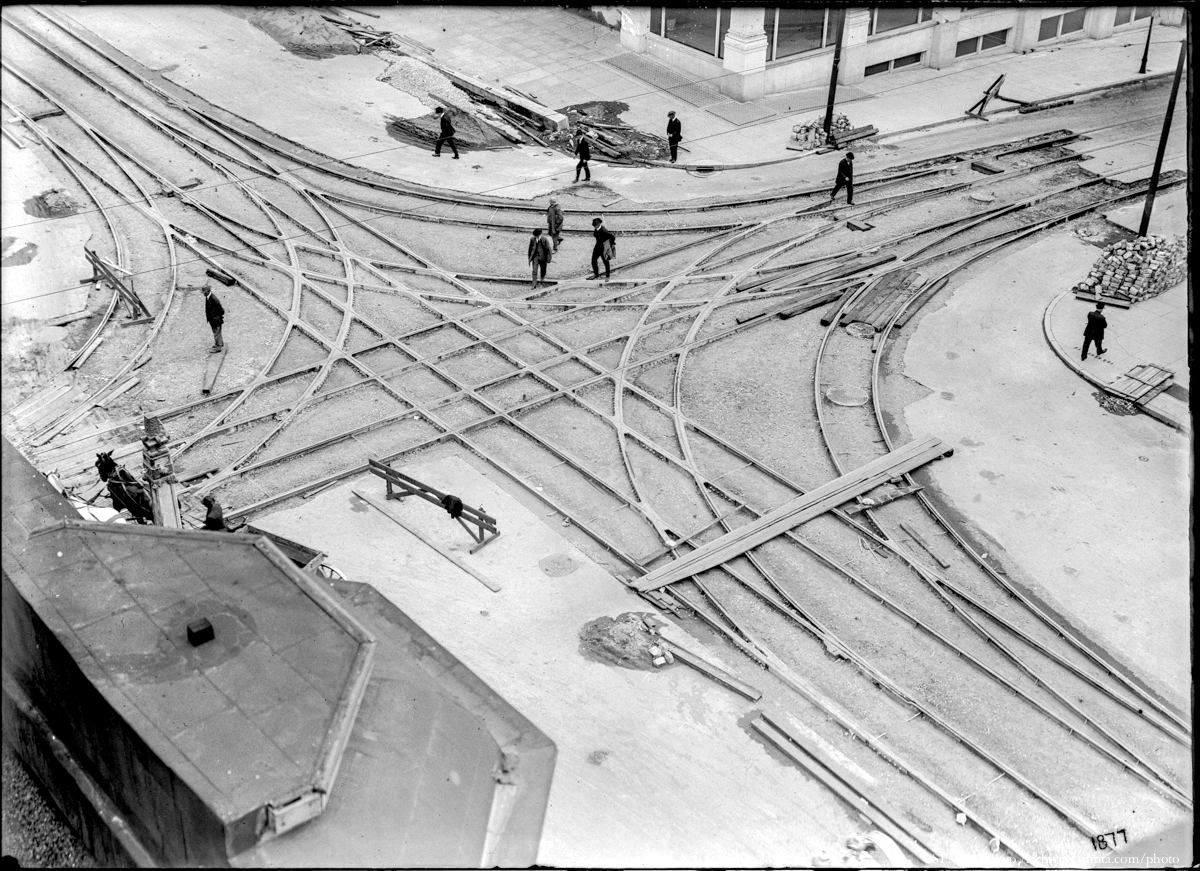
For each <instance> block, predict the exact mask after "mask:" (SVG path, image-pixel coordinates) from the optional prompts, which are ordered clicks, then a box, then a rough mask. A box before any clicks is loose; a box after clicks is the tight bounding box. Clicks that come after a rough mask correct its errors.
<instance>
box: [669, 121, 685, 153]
mask: <svg viewBox="0 0 1200 871" xmlns="http://www.w3.org/2000/svg"><path fill="white" fill-rule="evenodd" d="M682 139H683V125H682V124H680V123H679V119H678V118H676V117H675V113H674V112H668V113H667V145H669V146H671V163H674V162H675V160H676V159H677V158H678V157H679V142H680V140H682Z"/></svg>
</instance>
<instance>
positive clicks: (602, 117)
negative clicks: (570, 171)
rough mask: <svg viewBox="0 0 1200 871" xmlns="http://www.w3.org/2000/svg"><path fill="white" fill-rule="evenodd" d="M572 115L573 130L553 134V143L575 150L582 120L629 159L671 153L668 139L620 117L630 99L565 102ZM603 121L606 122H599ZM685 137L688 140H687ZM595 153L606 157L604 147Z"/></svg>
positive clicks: (664, 156)
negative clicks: (639, 128)
mask: <svg viewBox="0 0 1200 871" xmlns="http://www.w3.org/2000/svg"><path fill="white" fill-rule="evenodd" d="M558 111H559V112H561V113H562V114H564V115H566V116H567V118H568V119H570V122H571V125H570V132H568V131H561V132H557V133H554V134H551V136H550V143H551V144H552V145H556V146H558V147H560V148H562V149H563V150H564V151H566V152H567V153H568V154H573V153H574V151H575V143H574V141H573V140H572V138H571V136H572V133H573V132H574V131H575V130H576V129H577V128H578V127H579V126H580V125H581V124H582V125H584V126H585V127H587V128H588V132H589V134H590V135H592V136H593V137H594V138H598V139H599V140H600V143H601V145H602V146H605V147H607V148H610V149H612V150H613V151H615V152H616V153H617V155H618V156H620V157H623V158H627V159H629V160H666V159H667V158H668V157H669V156H670V151H669V149H668V148H667V140H666V139H665V138H662V137H658V136H652V135H651V134H649V133H643V132H642V131H640V130H637V129H635V128H633V127H630V126H629V125H628V124H626V123H625V122H624V121H622V120H621V113H622V112H628V111H629V104H628V103H620V102H617V101H616V100H596V101H593V102H591V103H576V104H574V105H571V106H563V107H562V108H561V109H559V110H558ZM599 125H604V126H599ZM666 128H667V120H666V118H663V131H664V132H665V131H666ZM685 141H686V140H685ZM592 156H593V157H597V158H604V157H606V156H608V155H605V154H604V153H603V149H602V148H595V147H593V148H592Z"/></svg>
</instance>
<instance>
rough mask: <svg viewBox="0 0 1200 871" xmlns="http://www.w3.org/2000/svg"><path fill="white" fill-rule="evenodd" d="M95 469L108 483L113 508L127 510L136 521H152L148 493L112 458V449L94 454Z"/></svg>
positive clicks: (101, 478)
mask: <svg viewBox="0 0 1200 871" xmlns="http://www.w3.org/2000/svg"><path fill="white" fill-rule="evenodd" d="M96 471H97V472H99V474H100V480H101V481H103V482H104V483H105V484H107V485H108V497H109V498H110V499H111V500H112V504H113V508H116V509H117V510H118V511H128V512H129V513H130V515H132V517H133V519H134V520H136V521H137V522H138V523H142V524H146V523H153V522H154V509H153V508H152V507H151V505H150V494H149V493H147V492H146V488H145V486H143V485H142V484H141V482H139V481H138V480H137V479H136V478H134V477H133V475H131V474H129V471H128V470H127V469H126V468H125V467H124V466H122V465H121V464H119V463H118V462H117V461H116V460H114V459H113V458H112V451H107V452H105V453H99V454H96Z"/></svg>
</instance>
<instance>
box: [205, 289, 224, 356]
mask: <svg viewBox="0 0 1200 871" xmlns="http://www.w3.org/2000/svg"><path fill="white" fill-rule="evenodd" d="M204 319H205V320H207V321H208V325H209V326H210V327H211V328H212V334H213V346H212V348H210V349H209V350H210V352H211V353H213V354H215V353H217V352H218V351H221V350H223V349H224V348H225V343H224V342H223V341H221V327H222V326H223V325H224V323H225V307H224V306H223V305H221V301H220V300H219V299H217V295H216V294H215V293H213V292H212V288H211V287H209V286H208V285H207V284H206V285H204Z"/></svg>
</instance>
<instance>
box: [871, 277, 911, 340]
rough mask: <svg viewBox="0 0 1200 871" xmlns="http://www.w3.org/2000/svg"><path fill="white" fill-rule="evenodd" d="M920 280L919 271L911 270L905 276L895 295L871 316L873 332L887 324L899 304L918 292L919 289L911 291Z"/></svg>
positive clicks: (898, 307) (902, 303)
mask: <svg viewBox="0 0 1200 871" xmlns="http://www.w3.org/2000/svg"><path fill="white" fill-rule="evenodd" d="M920 281H921V273H919V272H912V273H910V274H909V275H907V276H906V277H905V279H904V281H903V282H901V284H900V289H899V290H898V291H897V293H896V295H895V296H893V297H892V299H891V300H889V301H888V303H887V305H884V306H881V307H880V309H879V310H878V311H877V312H875V314H874V316H873V317H872V318H871V320H870V324H871V326H873V327H874V328H875V332H879V331H880V330H882V329H883V328H884V326H886V325H887V322H888V321H890V320H891V319H892V316H893V315H894V314H895V313H896V312H897V311H898V310H899V309H900V306H902V305H904V303H905V302H907V301H908V300H910V299H912V298H913V296H915V295H916V293H919V292H920V290H919V289H918V290H917V291H915V292H914V291H913V288H914V286H917V285H919V283H920Z"/></svg>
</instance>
